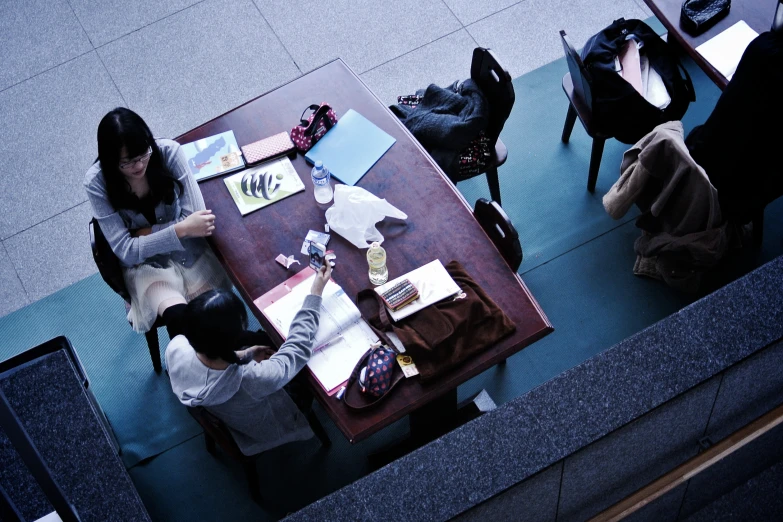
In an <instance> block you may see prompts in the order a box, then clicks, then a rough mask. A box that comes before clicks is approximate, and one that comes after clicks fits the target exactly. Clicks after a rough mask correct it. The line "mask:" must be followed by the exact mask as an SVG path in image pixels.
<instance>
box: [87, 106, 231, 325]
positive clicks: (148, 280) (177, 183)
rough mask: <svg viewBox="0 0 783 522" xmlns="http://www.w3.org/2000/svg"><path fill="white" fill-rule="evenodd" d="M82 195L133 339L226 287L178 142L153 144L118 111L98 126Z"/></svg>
mask: <svg viewBox="0 0 783 522" xmlns="http://www.w3.org/2000/svg"><path fill="white" fill-rule="evenodd" d="M84 187H85V189H86V191H87V196H88V199H89V200H90V204H91V205H92V210H93V215H94V216H95V218H96V219H97V220H98V226H99V227H100V229H101V231H102V232H103V234H104V236H105V237H106V239H107V240H108V242H109V245H110V246H111V249H112V251H114V253H115V254H116V256H117V257H118V258H119V260H120V264H121V265H122V267H123V276H124V279H125V284H126V286H127V288H128V293H129V294H130V296H131V309H130V312H129V313H128V320H129V321H130V322H131V324H132V325H133V328H134V330H136V331H137V332H146V331H148V330H149V329H150V328H151V327H152V325H153V323H154V322H155V319H156V317H157V316H161V317H163V319H164V322H166V325H167V326H169V325H170V324H172V323H174V322H177V321H179V320H180V319H179V318H180V317H181V314H182V310H183V309H184V306H185V303H187V301H188V300H190V299H192V298H193V297H195V296H197V295H199V294H201V293H203V292H205V291H207V290H209V289H212V288H231V282H230V281H229V279H228V277H227V276H226V274H225V272H224V271H223V269H222V267H221V266H220V263H219V262H218V261H217V259H216V258H215V256H214V254H213V253H212V251H211V250H210V249H209V247H208V245H207V244H206V241H205V240H204V237H206V236H209V235H211V234H212V231H213V230H215V215H214V214H212V212H210V211H209V210H205V207H204V199H203V198H202V197H201V192H200V191H199V188H198V185H197V184H196V181H195V179H194V178H193V176H192V175H191V173H190V169H189V168H188V166H187V161H186V159H185V155H184V153H183V152H182V150H181V149H180V146H179V144H178V143H177V142H175V141H172V140H163V139H157V140H156V139H154V138H153V137H152V133H151V132H150V129H149V127H147V124H146V123H144V120H142V119H141V117H140V116H139V115H138V114H136V113H135V112H133V111H131V110H129V109H126V108H124V107H118V108H116V109H114V110H113V111H111V112H109V113H108V114H107V115H106V116H104V117H103V119H102V120H101V122H100V124H99V125H98V161H96V162H95V164H94V165H93V166H92V167H90V169H89V170H88V171H87V174H86V176H85V179H84Z"/></svg>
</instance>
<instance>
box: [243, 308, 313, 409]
mask: <svg viewBox="0 0 783 522" xmlns="http://www.w3.org/2000/svg"><path fill="white" fill-rule="evenodd" d="M320 309H321V296H318V295H308V296H307V297H306V298H305V301H304V304H303V305H302V308H301V310H299V312H298V313H297V314H296V316H295V317H294V321H293V323H291V329H290V330H289V332H288V338H287V339H286V341H285V343H283V346H281V347H280V349H279V350H278V351H277V353H275V354H274V355H272V356H271V357H270V358H269V359H267V360H265V361H261V362H260V363H257V362H251V363H249V364H248V365H247V366H246V367H245V373H244V377H243V379H242V386H243V387H244V388H245V390H246V391H247V392H248V393H249V394H250V395H251V396H253V397H254V398H256V399H260V398H261V397H265V396H267V395H270V394H272V393H274V392H276V391H277V390H279V389H280V388H282V387H283V386H285V385H286V384H288V382H289V381H291V379H293V378H294V377H295V376H296V374H297V373H299V370H301V369H302V368H304V365H305V364H307V361H309V360H310V356H311V355H312V353H313V339H314V338H315V332H316V331H318V321H319V317H320Z"/></svg>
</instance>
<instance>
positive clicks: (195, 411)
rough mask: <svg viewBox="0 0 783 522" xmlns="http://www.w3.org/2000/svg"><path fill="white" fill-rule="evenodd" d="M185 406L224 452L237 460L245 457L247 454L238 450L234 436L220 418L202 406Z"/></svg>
mask: <svg viewBox="0 0 783 522" xmlns="http://www.w3.org/2000/svg"><path fill="white" fill-rule="evenodd" d="M187 408H188V413H190V415H191V416H192V417H193V418H194V419H196V422H198V423H199V424H200V425H201V428H202V429H203V430H204V432H205V433H206V434H207V435H208V436H210V437H212V440H214V441H215V442H216V443H217V444H218V445H219V446H220V448H221V449H222V450H223V451H224V452H225V453H226V454H228V455H229V456H230V457H232V458H235V459H237V460H244V459H246V458H247V456H246V455H245V454H244V453H242V451H240V449H239V446H237V443H236V441H235V440H234V436H233V435H231V432H230V431H229V429H228V427H227V426H226V424H225V423H224V422H223V421H222V420H220V419H218V418H217V417H215V416H214V415H212V414H211V413H210V412H209V411H207V409H206V408H204V407H203V406H196V407H195V408H192V407H190V406H188V407H187Z"/></svg>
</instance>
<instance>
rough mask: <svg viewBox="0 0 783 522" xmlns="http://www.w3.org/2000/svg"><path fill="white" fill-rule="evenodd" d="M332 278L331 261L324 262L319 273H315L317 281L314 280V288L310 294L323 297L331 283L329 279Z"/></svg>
mask: <svg viewBox="0 0 783 522" xmlns="http://www.w3.org/2000/svg"><path fill="white" fill-rule="evenodd" d="M330 277H332V265H331V263H329V261H324V266H322V267H321V268H320V269H319V270H318V272H316V273H315V280H313V286H312V287H311V288H310V293H311V294H313V295H321V294H322V293H323V292H324V287H325V286H326V283H328V282H329V278H330Z"/></svg>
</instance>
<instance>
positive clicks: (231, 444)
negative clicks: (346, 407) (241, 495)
mask: <svg viewBox="0 0 783 522" xmlns="http://www.w3.org/2000/svg"><path fill="white" fill-rule="evenodd" d="M188 413H190V415H191V416H192V417H193V418H194V419H196V421H197V422H198V423H199V424H200V425H201V427H202V429H203V430H204V440H205V442H206V446H207V451H208V452H209V453H210V454H211V455H213V456H215V455H216V452H215V446H216V445H217V446H220V449H221V450H223V452H224V453H226V455H228V456H229V457H231V458H232V459H234V460H236V461H237V462H239V463H240V464H242V468H243V469H244V471H245V477H246V478H247V483H248V487H249V488H250V496H251V498H252V499H253V500H254V501H255V502H256V503H257V504H261V502H262V497H261V482H260V481H259V479H258V468H256V458H257V457H258V456H259V455H260V453H258V454H256V455H245V454H244V453H242V451H240V449H239V446H237V443H236V441H235V440H234V437H233V436H232V435H231V431H229V429H228V427H227V426H226V425H225V423H223V421H221V420H220V419H218V418H217V417H215V416H214V415H212V414H211V413H210V412H209V411H207V409H206V408H203V407H201V406H198V407H195V408H191V407H188ZM305 417H306V418H307V422H308V423H309V424H310V429H312V430H313V433H315V436H316V437H318V440H320V441H321V444H322V445H323V446H324V447H329V446H331V445H332V441H331V440H330V439H329V436H328V435H327V434H326V430H325V429H324V427H323V425H322V424H321V422H320V421H319V420H318V417H316V416H315V413H314V412H313V410H312V408H310V409H308V411H307V413H305Z"/></svg>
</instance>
